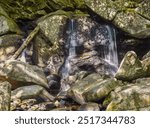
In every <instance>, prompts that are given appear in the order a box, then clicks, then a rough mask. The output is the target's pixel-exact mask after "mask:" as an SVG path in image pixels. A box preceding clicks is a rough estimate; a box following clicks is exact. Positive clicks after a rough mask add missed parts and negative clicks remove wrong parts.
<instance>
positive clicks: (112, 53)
mask: <svg viewBox="0 0 150 128" xmlns="http://www.w3.org/2000/svg"><path fill="white" fill-rule="evenodd" d="M88 25H89V26H87V27H84V28H88V30H86V31H84V30H83V26H82V27H81V26H80V29H79V28H78V27H79V26H78V22H77V21H76V20H74V19H71V20H69V23H68V29H67V34H68V36H67V41H66V44H65V48H66V49H65V50H67V53H66V58H65V61H64V64H63V65H62V68H61V70H60V72H61V77H62V79H61V88H62V91H66V90H68V89H69V88H70V85H69V84H70V83H69V81H70V78H71V76H73V75H75V73H76V70H77V71H78V72H80V71H82V70H86V71H88V69H86V68H85V69H84V68H83V67H86V64H87V65H88V64H89V67H88V68H92V67H94V66H95V65H96V63H98V65H96V66H95V67H96V68H97V67H98V66H99V67H100V68H101V69H100V70H97V69H98V68H99V67H98V68H97V69H96V70H95V67H94V68H93V72H94V71H97V72H98V73H102V74H107V75H111V76H114V74H115V73H116V71H117V69H118V55H117V44H116V33H115V29H114V28H113V27H110V26H108V25H101V24H96V25H95V26H92V25H93V24H92V25H91V24H90V23H89V24H88ZM82 30H83V31H82ZM81 31H82V32H81ZM87 42H88V43H90V42H93V44H94V45H93V46H92V45H91V46H92V47H96V48H93V49H92V48H91V49H89V51H92V53H93V52H95V53H96V54H95V56H97V58H95V59H94V60H93V59H91V60H90V61H89V60H84V62H83V61H81V62H83V63H85V64H84V65H83V67H82V68H83V69H81V70H80V68H78V65H74V62H78V61H80V60H79V58H80V57H81V56H82V54H81V56H80V55H79V54H78V49H79V47H81V46H84V44H85V43H87ZM99 46H100V47H99ZM93 50H94V51H93ZM89 51H86V50H85V51H84V50H83V51H82V53H84V52H89ZM77 55H78V56H77ZM92 57H93V56H92V54H91V55H89V58H92ZM83 58H84V57H83ZM80 59H82V57H81V58H80ZM76 60H78V61H76ZM79 63H80V62H79ZM92 64H93V65H92ZM94 64H95V65H94ZM101 64H103V66H101ZM73 65H74V67H73ZM79 65H80V64H79ZM75 66H76V67H75Z"/></svg>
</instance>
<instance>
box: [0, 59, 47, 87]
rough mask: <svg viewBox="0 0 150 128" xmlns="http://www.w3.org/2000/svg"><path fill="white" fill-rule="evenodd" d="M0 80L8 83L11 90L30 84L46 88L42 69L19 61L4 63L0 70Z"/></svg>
mask: <svg viewBox="0 0 150 128" xmlns="http://www.w3.org/2000/svg"><path fill="white" fill-rule="evenodd" d="M0 80H3V81H4V80H6V81H9V82H10V83H11V84H12V89H15V88H17V87H20V86H23V85H28V84H31V83H34V84H38V85H41V86H43V87H45V88H48V83H47V79H46V77H45V74H44V72H43V70H42V69H40V68H38V67H37V66H32V65H28V64H26V63H24V62H21V61H16V60H9V61H6V63H5V64H4V66H3V68H1V70H0Z"/></svg>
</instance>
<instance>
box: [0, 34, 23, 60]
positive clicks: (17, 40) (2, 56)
mask: <svg viewBox="0 0 150 128" xmlns="http://www.w3.org/2000/svg"><path fill="white" fill-rule="evenodd" d="M22 39H23V37H22V36H20V35H16V34H7V35H4V36H0V62H3V61H6V60H8V58H10V57H11V56H12V55H13V54H14V53H15V51H16V50H17V49H18V48H19V47H20V44H21V42H22Z"/></svg>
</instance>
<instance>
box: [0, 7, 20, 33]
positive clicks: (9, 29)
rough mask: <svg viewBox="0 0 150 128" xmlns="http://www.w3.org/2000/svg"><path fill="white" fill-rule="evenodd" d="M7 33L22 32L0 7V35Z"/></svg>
mask: <svg viewBox="0 0 150 128" xmlns="http://www.w3.org/2000/svg"><path fill="white" fill-rule="evenodd" d="M8 33H16V34H21V33H22V32H21V30H20V29H19V27H18V25H17V24H16V23H15V21H14V20H12V19H11V18H10V17H9V16H8V15H7V13H6V12H5V11H4V9H3V8H2V7H1V6H0V35H4V34H8Z"/></svg>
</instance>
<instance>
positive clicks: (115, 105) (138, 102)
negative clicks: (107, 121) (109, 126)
mask: <svg viewBox="0 0 150 128" xmlns="http://www.w3.org/2000/svg"><path fill="white" fill-rule="evenodd" d="M149 82H150V79H149V78H143V79H137V80H136V83H135V84H127V85H125V86H123V87H120V88H117V89H116V90H115V91H114V92H112V93H111V98H112V101H111V102H110V104H109V105H108V107H107V109H106V110H107V111H121V110H146V108H147V110H149V106H150V93H149V92H150V84H149Z"/></svg>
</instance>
